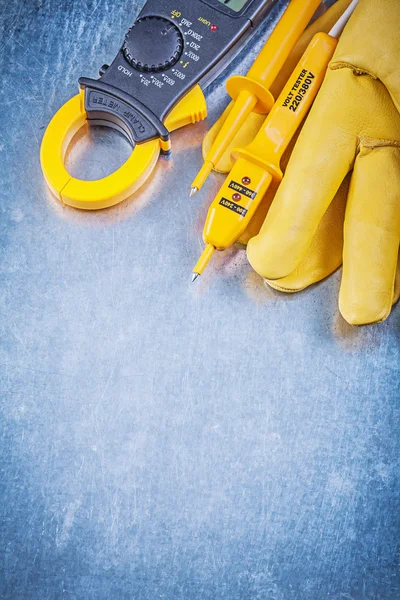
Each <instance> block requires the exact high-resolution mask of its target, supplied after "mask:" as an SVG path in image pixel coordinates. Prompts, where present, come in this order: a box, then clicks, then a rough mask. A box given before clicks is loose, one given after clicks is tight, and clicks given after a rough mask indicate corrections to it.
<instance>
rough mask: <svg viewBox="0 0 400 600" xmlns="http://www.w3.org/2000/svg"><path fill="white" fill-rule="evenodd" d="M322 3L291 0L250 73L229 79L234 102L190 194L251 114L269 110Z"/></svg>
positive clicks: (228, 88)
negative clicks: (273, 90)
mask: <svg viewBox="0 0 400 600" xmlns="http://www.w3.org/2000/svg"><path fill="white" fill-rule="evenodd" d="M320 4H321V0H291V2H290V3H289V5H288V7H287V9H286V10H285V12H284V13H283V15H282V18H281V19H280V21H279V23H278V25H277V26H276V28H275V29H274V31H273V32H272V34H271V36H270V37H269V39H268V40H267V42H266V43H265V46H264V48H263V49H262V50H261V52H260V54H259V55H258V57H257V58H256V60H255V61H254V64H253V65H252V67H251V69H250V71H249V72H248V74H247V75H246V76H240V75H234V76H233V77H230V78H229V79H228V81H227V83H226V89H227V92H228V94H229V95H230V96H231V98H232V100H233V101H234V103H233V106H232V108H231V110H230V111H229V113H228V116H227V118H226V121H225V122H224V124H223V126H222V129H221V131H220V132H219V133H218V135H217V138H216V139H215V141H214V143H213V145H212V147H211V148H210V151H209V152H208V153H207V156H206V157H205V160H204V164H203V166H202V168H201V169H200V171H199V173H198V174H197V176H196V178H195V180H194V181H193V183H192V189H191V191H190V196H191V197H192V196H194V194H196V193H197V192H198V191H199V190H200V189H201V188H202V187H203V185H204V183H205V181H206V179H207V177H208V176H209V175H210V173H211V171H212V170H213V169H214V167H215V166H216V164H217V163H218V161H219V159H220V158H221V156H222V155H223V154H224V152H225V151H226V149H227V148H228V147H229V144H230V143H231V142H232V140H233V139H234V137H235V135H236V134H237V132H238V131H239V130H240V128H241V127H242V125H243V123H245V121H246V119H247V118H248V116H249V115H250V113H251V112H257V113H260V114H265V115H266V114H268V113H269V111H270V110H271V108H272V107H273V105H274V102H275V99H274V97H273V96H272V94H271V92H270V91H269V88H270V87H271V85H272V84H273V82H274V81H275V79H276V77H277V76H278V74H279V72H280V70H281V69H282V67H283V65H284V64H285V62H286V59H287V58H288V56H289V54H290V52H291V50H292V49H293V47H294V46H295V44H296V42H297V40H298V39H299V38H300V36H301V34H302V33H303V31H304V30H305V28H306V27H307V25H308V23H309V22H310V19H311V18H312V16H313V14H314V13H315V11H316V10H317V8H318V7H319V5H320Z"/></svg>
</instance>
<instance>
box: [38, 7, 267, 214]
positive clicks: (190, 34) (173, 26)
mask: <svg viewBox="0 0 400 600" xmlns="http://www.w3.org/2000/svg"><path fill="white" fill-rule="evenodd" d="M275 1H276V0H191V1H190V2H187V0H174V1H173V2H171V0H148V1H147V2H146V4H145V5H144V7H143V9H142V11H141V13H140V14H139V16H138V19H137V20H136V22H135V23H134V24H133V26H132V27H131V28H130V30H129V31H128V33H127V35H126V37H125V40H124V42H123V44H122V46H121V48H120V50H119V52H118V54H117V56H116V57H115V59H114V60H113V62H112V63H111V65H110V66H107V65H105V66H104V67H102V69H101V71H100V79H97V80H95V79H89V78H86V77H82V78H80V79H79V85H80V93H79V94H78V95H77V96H75V97H73V98H72V99H71V100H70V101H69V102H67V103H66V104H65V105H64V106H63V107H62V108H61V109H60V110H59V111H58V112H57V113H56V115H55V116H54V117H53V119H52V121H51V122H50V124H49V126H48V128H47V130H46V132H45V135H44V138H43V142H42V147H41V164H42V169H43V173H44V176H45V179H46V181H47V184H48V186H49V187H50V189H51V191H52V192H53V193H54V194H55V195H56V196H57V197H58V198H59V199H60V200H61V201H62V202H64V203H65V204H68V205H70V206H74V207H76V208H82V209H98V208H105V207H108V206H112V205H114V204H117V203H118V202H121V201H122V200H124V199H126V198H127V197H128V196H130V195H131V194H132V193H133V192H135V191H136V190H137V189H138V188H139V187H140V186H141V185H143V183H144V182H145V180H146V179H147V178H148V176H149V175H150V173H151V172H152V170H153V169H154V167H155V165H156V163H157V160H158V157H159V155H160V153H163V154H168V153H169V152H170V150H171V142H170V132H171V131H174V130H175V129H178V128H179V127H183V126H184V125H188V124H190V123H196V122H197V121H200V120H202V119H204V118H206V116H207V105H206V101H205V98H204V95H203V89H205V87H207V85H209V84H210V83H211V81H212V80H213V79H214V78H215V77H216V76H217V75H218V74H219V73H220V72H221V71H222V70H223V69H224V68H225V67H226V66H227V64H228V63H229V62H230V61H231V60H232V59H233V57H234V56H235V55H236V54H237V52H238V51H239V50H240V49H241V48H242V47H243V45H244V43H245V42H246V41H247V39H248V38H249V37H250V36H251V35H252V33H254V32H255V30H256V28H257V26H259V25H260V23H261V22H262V20H263V19H264V17H265V16H266V14H267V12H268V11H269V9H270V8H271V6H272V5H273V4H274V2H275ZM87 121H88V122H89V123H92V124H97V125H106V126H108V127H112V128H114V129H116V130H118V131H119V132H121V133H122V134H124V135H125V136H126V137H127V139H128V140H129V142H130V143H131V144H132V146H133V147H134V149H133V152H132V155H131V156H130V158H129V159H128V160H127V161H126V163H125V164H124V165H122V167H121V168H120V169H118V170H117V171H115V172H114V173H112V174H111V175H109V176H108V177H105V178H104V179H101V180H97V181H83V180H79V179H75V178H73V177H72V176H71V175H70V174H69V173H68V171H67V170H66V168H65V165H64V158H65V153H66V150H67V147H68V144H69V143H70V141H71V140H72V137H73V136H74V135H75V133H76V132H77V131H78V129H80V127H82V126H83V125H84V124H85V123H86V122H87Z"/></svg>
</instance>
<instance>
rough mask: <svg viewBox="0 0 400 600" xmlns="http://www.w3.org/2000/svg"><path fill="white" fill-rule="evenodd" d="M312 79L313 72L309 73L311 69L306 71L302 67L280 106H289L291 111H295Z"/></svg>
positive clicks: (313, 76) (313, 77)
mask: <svg viewBox="0 0 400 600" xmlns="http://www.w3.org/2000/svg"><path fill="white" fill-rule="evenodd" d="M314 79H315V75H314V73H311V71H308V70H307V69H302V71H301V73H300V75H299V77H298V78H297V80H296V83H295V84H294V86H293V87H292V89H291V91H290V92H289V95H288V97H287V98H286V100H285V101H284V103H283V104H282V106H283V107H284V108H289V110H291V111H292V112H296V111H297V109H298V108H299V106H300V105H301V103H302V102H303V100H304V98H305V97H306V95H307V93H308V90H309V89H310V87H311V86H312V84H313V81H314Z"/></svg>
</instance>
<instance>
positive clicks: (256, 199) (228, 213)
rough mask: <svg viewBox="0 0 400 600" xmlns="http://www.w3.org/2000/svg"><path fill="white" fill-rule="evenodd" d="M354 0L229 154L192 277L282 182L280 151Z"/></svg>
mask: <svg viewBox="0 0 400 600" xmlns="http://www.w3.org/2000/svg"><path fill="white" fill-rule="evenodd" d="M357 3H358V0H353V2H352V3H351V4H350V6H349V7H348V9H347V10H346V11H345V13H344V14H343V16H342V17H341V18H340V19H339V21H338V22H337V23H336V25H335V26H334V27H333V29H332V30H331V31H330V33H329V35H328V34H326V33H318V34H316V35H315V36H314V37H313V39H312V40H311V42H310V44H309V46H308V48H307V50H306V51H305V53H304V55H303V57H302V58H301V60H300V62H299V64H298V65H297V67H296V69H295V70H294V72H293V74H292V76H291V78H290V79H289V81H288V83H287V84H286V86H285V88H284V89H283V91H282V93H281V95H280V96H279V98H278V100H277V101H276V103H275V105H274V107H273V108H272V110H271V112H270V114H269V115H268V117H267V118H266V120H265V122H264V124H263V125H262V127H261V129H260V131H259V133H258V134H257V136H256V137H255V139H254V140H253V142H251V143H250V144H249V145H248V146H246V147H245V148H241V149H237V150H235V151H234V152H233V158H234V159H235V160H236V162H235V164H234V166H233V168H232V170H231V172H230V173H229V175H228V177H227V178H226V180H225V183H224V184H223V186H222V188H221V189H220V191H219V193H218V194H217V196H216V198H215V199H214V201H213V203H212V204H211V207H210V209H209V211H208V216H207V220H206V224H205V227H204V232H203V239H204V242H205V244H206V248H205V250H204V252H203V254H202V256H201V257H200V260H199V261H198V263H197V265H196V266H195V268H194V270H193V281H194V280H195V279H197V277H199V275H201V274H202V273H203V272H204V269H205V268H206V266H207V264H208V263H209V261H210V259H211V257H212V255H213V254H214V252H215V250H225V249H226V248H228V247H229V246H231V245H232V244H233V243H235V242H236V241H237V240H238V239H239V238H240V236H241V235H242V234H243V233H244V231H245V230H246V228H247V226H248V224H249V223H250V221H251V219H252V217H253V216H254V213H255V211H256V209H257V208H258V206H259V204H260V202H261V200H262V198H263V196H264V195H265V193H266V192H267V190H268V188H269V186H270V184H271V183H272V181H273V180H275V181H277V182H280V181H281V180H282V177H283V174H282V171H281V169H280V161H281V158H282V155H283V153H284V151H285V150H286V148H287V147H288V145H289V143H290V141H291V140H292V138H293V136H294V135H295V133H296V131H297V129H298V128H299V127H300V125H301V123H302V121H303V119H304V118H305V116H306V114H307V112H308V110H309V109H310V107H311V105H312V103H313V101H314V99H315V97H316V95H317V93H318V90H319V89H320V87H321V85H322V82H323V80H324V77H325V74H326V70H327V68H328V64H329V62H330V60H331V59H332V57H333V54H334V52H335V49H336V46H337V43H338V37H339V36H340V34H341V33H342V31H343V29H344V27H345V25H346V23H347V21H348V19H349V18H350V16H351V14H352V13H353V11H354V9H355V7H356V5H357Z"/></svg>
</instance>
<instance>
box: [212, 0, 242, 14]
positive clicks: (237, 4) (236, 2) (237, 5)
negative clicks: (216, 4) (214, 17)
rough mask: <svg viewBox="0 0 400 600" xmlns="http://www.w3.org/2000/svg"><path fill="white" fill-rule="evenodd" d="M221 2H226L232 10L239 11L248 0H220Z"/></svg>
mask: <svg viewBox="0 0 400 600" xmlns="http://www.w3.org/2000/svg"><path fill="white" fill-rule="evenodd" d="M219 1H220V2H221V4H225V6H228V7H229V8H231V9H232V10H234V11H236V12H239V11H240V10H242V8H243V7H244V6H245V4H247V2H248V0H219Z"/></svg>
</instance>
